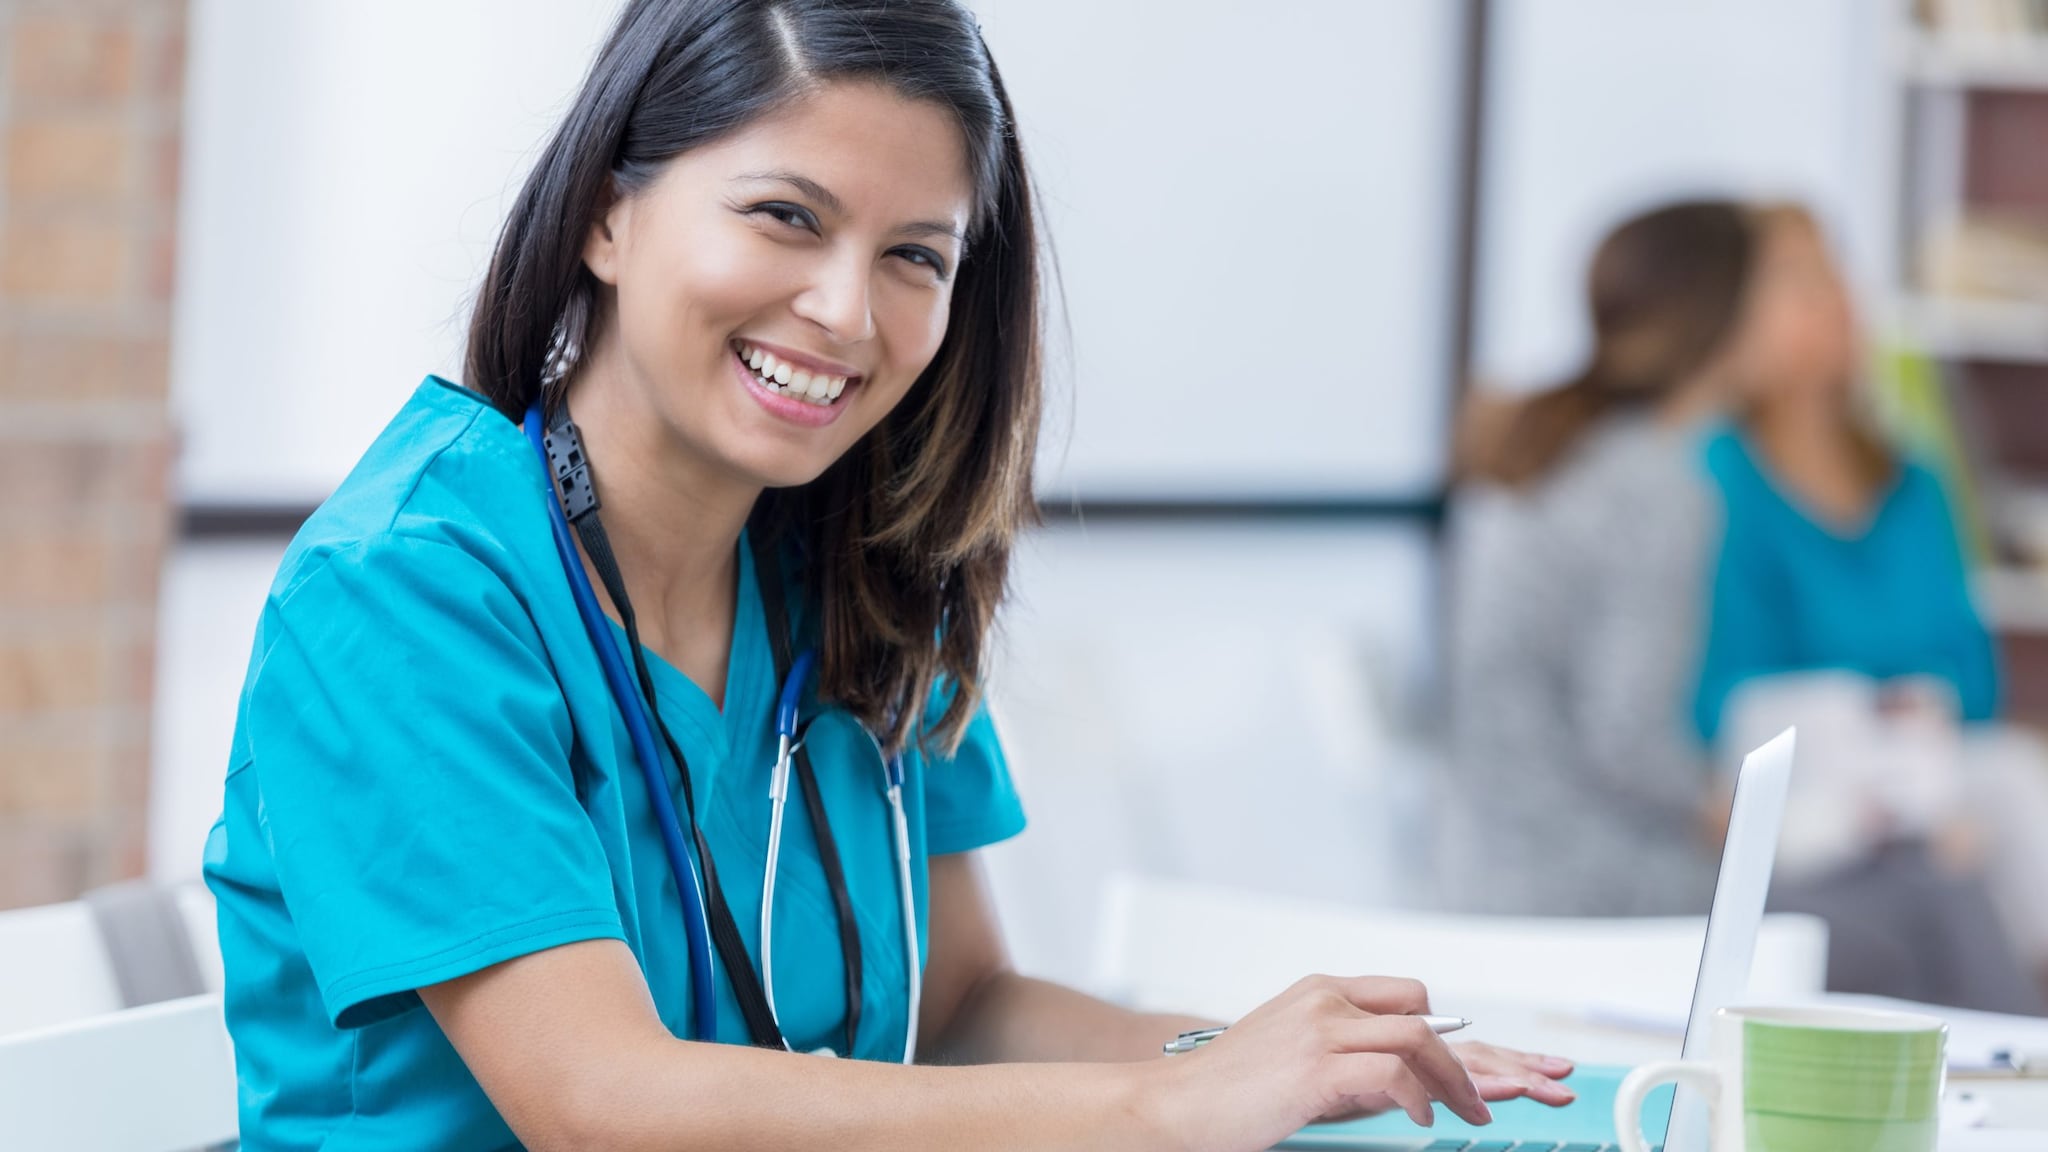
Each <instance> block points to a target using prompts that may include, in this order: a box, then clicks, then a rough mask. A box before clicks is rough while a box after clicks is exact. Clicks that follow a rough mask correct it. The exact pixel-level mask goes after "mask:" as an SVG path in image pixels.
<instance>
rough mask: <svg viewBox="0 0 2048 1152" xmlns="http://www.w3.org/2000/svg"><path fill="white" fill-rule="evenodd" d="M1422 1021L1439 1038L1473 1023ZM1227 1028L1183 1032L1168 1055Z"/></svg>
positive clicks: (1458, 1019) (1446, 1018)
mask: <svg viewBox="0 0 2048 1152" xmlns="http://www.w3.org/2000/svg"><path fill="white" fill-rule="evenodd" d="M1421 1019H1422V1021H1423V1022H1424V1023H1426V1024H1428V1025H1429V1030H1430V1031H1432V1032H1434V1033H1436V1034H1437V1035H1439V1036H1441V1035H1443V1034H1444V1033H1446V1032H1456V1031H1457V1030H1458V1029H1460V1028H1465V1027H1469V1026H1470V1025H1471V1023H1472V1022H1471V1021H1470V1020H1467V1019H1465V1018H1464V1017H1463V1016H1424V1017H1421ZM1227 1027H1229V1025H1222V1026H1219V1027H1216V1028H1198V1029H1196V1030H1195V1031H1193V1032H1183V1033H1181V1034H1180V1035H1179V1036H1176V1037H1174V1038H1173V1039H1171V1040H1169V1041H1167V1042H1166V1054H1167V1055H1168V1056H1173V1055H1177V1054H1178V1053H1181V1052H1193V1051H1194V1050H1195V1049H1197V1048H1200V1047H1201V1046H1202V1045H1204V1044H1207V1043H1208V1042H1209V1041H1211V1040H1214V1039H1215V1038H1217V1037H1218V1036H1221V1035H1223V1029H1224V1028H1227Z"/></svg>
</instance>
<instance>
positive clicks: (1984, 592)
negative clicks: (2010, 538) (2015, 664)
mask: <svg viewBox="0 0 2048 1152" xmlns="http://www.w3.org/2000/svg"><path fill="white" fill-rule="evenodd" d="M1977 595H1978V597H1979V599H1980V600H1981V602H1982V604H1983V611H1984V615H1985V622H1986V623H1987V624H1989V625H1990V626H1991V629H1992V631H1994V632H2026V633H2040V634H2043V635H2048V571H2043V570H2041V569H2035V568H2015V567H2009V566H2008V567H2001V568H1993V569H1990V570H1989V571H1985V572H1980V573H1978V575H1977Z"/></svg>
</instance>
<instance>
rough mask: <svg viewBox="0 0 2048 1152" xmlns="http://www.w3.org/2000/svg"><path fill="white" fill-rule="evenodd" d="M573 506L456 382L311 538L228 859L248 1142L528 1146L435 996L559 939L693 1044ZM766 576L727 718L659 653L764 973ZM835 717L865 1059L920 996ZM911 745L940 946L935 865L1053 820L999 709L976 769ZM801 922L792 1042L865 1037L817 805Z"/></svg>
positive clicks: (881, 811) (275, 616)
mask: <svg viewBox="0 0 2048 1152" xmlns="http://www.w3.org/2000/svg"><path fill="white" fill-rule="evenodd" d="M600 465H601V462H600ZM551 498H552V497H551V494H550V490H549V486H548V482H547V479H546V477H545V475H544V474H543V471H542V468H541V466H540V463H539V461H538V460H537V459H536V458H535V457H534V454H533V451H532V449H531V447H530V446H529V444H528V442H527V440H526V438H525V436H524V434H523V433H522V431H521V430H520V428H519V427H518V426H517V425H515V424H514V423H513V422H512V421H511V420H509V419H507V418H506V417H505V416H504V415H503V414H501V413H499V412H498V411H496V410H495V409H493V408H492V407H491V406H490V405H489V404H488V403H486V402H485V401H484V400H483V399H482V398H481V397H478V396H477V395H475V394H474V393H471V392H468V391H465V390H463V389H461V388H459V387H457V386H455V385H453V384H450V383H448V382H446V381H444V380H441V379H439V378H436V377H429V378H428V379H427V381H426V382H425V383H424V384H422V385H421V386H420V388H419V389H418V391H417V392H415V393H414V395H413V397H412V399H411V400H410V401H409V402H408V403H407V404H406V406H405V407H404V409H403V410H402V411H400V412H399V414H398V416H397V418H396V419H394V420H393V421H392V422H391V425H390V426H389V427H388V428H386V429H385V431H384V432H383V433H382V435H381V436H380V437H379V438H378V439H377V441H376V443H375V444H374V445H372V446H371V448H370V450H369V452H368V453H367V454H366V455H365V456H364V457H363V459H362V462H361V463H360V464H358V465H357V467H356V468H355V470H354V471H353V472H351V473H350V475H349V476H348V478H347V479H346V480H345V481H344V482H343V483H342V485H341V487H340V488H339V489H338V490H337V491H336V492H335V494H334V495H333V497H331V498H330V499H329V500H328V501H327V502H326V503H325V504H324V505H322V506H321V508H320V510H319V511H318V512H316V513H315V514H314V515H313V517H312V518H311V519H309V520H308V521H307V523H306V525H305V527H304V528H303V529H302V530H301V531H300V532H299V534H298V536H297V538H296V539H295V540H294V541H293V542H292V545H291V548H290V550H289V551H288V552H287V553H286V554H285V558H284V562H283V563H282V565H281V566H280V568H279V571H278V574H277V579H276V582H275V583H274V584H273V585H272V587H271V590H270V595H269V598H268V600H267V601H266V602H265V604H264V607H263V614H262V618H261V621H260V623H259V624H258V627H257V634H256V643H255V651H254V653H253V655H252V656H251V659H250V664H249V671H248V676H247V679H246V681H245V682H244V685H243V689H242V697H241V704H240V715H239V719H238V721H237V724H236V730H235V738H234V746H233V752H232V755H231V758H230V761H229V766H228V774H227V783H226V796H225V801H224V805H223V811H222V814H221V817H220V820H219V821H218V822H217V823H216V824H215V825H214V827H213V830H212V833H211V835H210V836H209V838H208V840H207V845H206V861H205V874H206V881H207V885H208V886H209V887H210V888H211V889H212V890H213V893H214V895H215V896H216V897H217V899H218V902H219V915H220V945H221V953H222V958H223V960H224V961H225V964H226V973H227V989H226V996H225V1002H226V1012H227V1022H228V1030H229V1032H230V1033H231V1034H232V1036H233V1038H234V1042H235V1060H236V1069H237V1074H238V1077H239V1080H240V1108H241V1123H242V1132H241V1135H242V1143H243V1147H245V1148H248V1149H271V1148H279V1149H286V1148H294V1149H295V1148H316V1147H318V1148H325V1149H330V1150H334V1152H340V1150H343V1149H352V1148H378V1149H382V1148H396V1147H415V1148H426V1147H431V1148H442V1149H483V1148H503V1147H507V1146H512V1145H514V1144H515V1140H514V1137H513V1135H512V1132H511V1130H510V1129H509V1128H508V1127H507V1126H506V1124H505V1122H504V1120H503V1119H502V1118H501V1117H500V1116H499V1115H498V1113H497V1111H496V1110H495V1109H494V1108H492V1106H491V1103H490V1101H489V1100H488V1099H486V1097H485V1096H484V1093H483V1090H482V1089H481V1088H480V1087H479V1086H478V1084H477V1082H476V1080H475V1078H474V1077H472V1076H471V1075H470V1073H469V1071H468V1069H467V1068H466V1067H465V1066H464V1065H463V1063H462V1060H461V1058H460V1057H459V1056H458V1055H457V1054H456V1052H455V1050H454V1048H453V1047H452V1046H451V1045H450V1044H449V1042H448V1040H447V1038H446V1036H444V1035H443V1033H442V1032H441V1029H440V1028H439V1027H438V1026H437V1025H436V1024H435V1022H434V1019H433V1017H432V1015H431V1014H430V1013H428V1012H427V1011H426V1009H425V1007H424V1006H423V1005H422V1004H421V1002H420V999H419V996H418V994H417V993H416V992H415V989H417V988H419V987H421V986H423V985H428V984H435V983H439V982H441V981H444V980H450V979H453V978H455V977H457V976H462V975H465V974H467V973H470V972H475V971H477V970H479V969H482V968H485V967H488V966H490V965H492V964H497V963H500V962H502V961H505V960H510V959H512V958H514V957H517V956H521V955H525V954H527V953H531V952H537V951H540V950H542V949H545V948H552V947H555V946H557V945H561V944H567V943H570V942H573V941H579V940H591V939H616V940H623V941H624V942H625V943H626V944H627V946H628V947H630V948H631V949H632V951H633V954H634V955H635V957H636V958H638V960H639V962H640V967H641V970H642V972H643V973H644V974H645V975H646V978H647V984H648V987H649V989H650V990H651V991H652V993H653V999H654V1004H655V1008H656V1010H657V1011H658V1012H659V1014H660V1016H661V1019H662V1021H663V1023H665V1024H666V1025H667V1026H668V1028H669V1029H670V1031H672V1032H674V1033H675V1034H676V1035H678V1036H688V1035H690V1033H691V1029H692V1020H691V998H690V975H689V957H688V951H687V947H688V946H687V943H686V938H685V932H684V921H683V908H682V902H681V898H680V895H679V893H678V891H677V888H676V883H675V879H674V877H673V876H672V875H671V873H670V871H669V867H668V862H667V858H666V857H665V856H664V855H663V852H662V841H661V835H660V832H659V829H658V827H657V823H656V820H655V817H654V815H653V812H652V809H651V806H650V805H649V803H648V797H647V792H646V788H645V785H644V784H643V782H642V777H641V773H640V768H639V766H638V764H637V762H636V761H635V759H634V757H633V749H632V744H631V741H630V739H629V737H628V736H627V732H626V728H625V723H624V720H623V718H622V717H621V716H620V713H619V709H618V708H617V706H616V705H615V704H614V702H613V699H612V696H611V693H610V692H609V690H608V689H607V687H606V684H605V680H604V676H603V672H602V670H601V668H600V666H599V664H598V659H597V655H596V652H595V650H594V648H593V647H592V645H591V642H590V638H589V636H588V634H587V633H586V632H585V631H584V627H583V624H582V621H581V619H580V618H579V617H578V615H577V612H576V606H575V602H574V601H573V599H572V598H571V593H570V590H569V584H568V580H567V578H566V576H565V575H564V573H563V570H562V566H561V564H560V562H559V561H558V559H557V554H556V551H555V546H554V543H553V540H552V538H551V536H550V530H549V526H548V511H547V506H546V503H545V502H546V501H547V500H549V499H551ZM739 563H740V577H739V590H740V594H739V605H738V614H737V617H736V620H735V625H734V630H733V641H732V652H731V656H730V663H729V667H728V672H727V678H726V698H725V705H726V706H725V708H724V710H723V711H721V710H720V709H718V708H717V707H715V706H714V705H713V704H712V702H711V700H710V698H709V697H708V696H706V695H705V694H704V693H703V692H702V691H700V690H699V689H698V688H697V687H696V685H695V684H694V683H692V682H691V681H690V680H689V679H688V678H686V677H685V676H683V675H682V674H681V673H680V672H678V671H676V670H675V669H674V668H673V667H672V666H670V665H668V664H667V663H665V662H663V661H662V660H661V658H660V657H659V656H656V655H655V654H654V653H652V652H649V653H648V654H647V657H648V662H649V664H650V666H651V671H652V674H653V678H654V686H655V695H656V696H657V698H658V700H659V704H660V708H661V714H662V716H663V717H664V718H665V719H666V720H667V721H668V723H669V725H670V727H671V729H672V730H673V732H674V734H675V737H676V739H677V741H678V742H679V743H680V744H681V745H682V748H683V754H684V756H685V758H686V759H687V760H688V762H689V767H690V772H691V777H692V780H693V783H694V788H695V792H696V799H697V815H698V819H699V820H700V821H701V823H702V826H703V831H704V836H705V839H706V840H707V842H708V843H709V844H710V846H711V852H712V856H713V858H714V859H715V860H716V862H717V866H718V873H719V879H720V881H721V882H722V884H723V887H724V889H725V893H726V896H727V898H728V900H729V901H730V902H731V905H732V909H733V915H734V917H735V918H736V919H737V921H738V925H739V930H740V934H741V935H742V936H743V937H744V938H745V940H746V944H747V948H748V952H749V954H750V955H752V956H753V957H755V958H756V961H757V962H758V959H759V956H760V942H759V939H758V936H759V924H760V907H761V871H762V867H763V865H764V862H765V859H766V849H767V839H768V787H767V782H768V770H769V766H770V764H771V763H772V762H773V759H774V755H775V742H774V730H773V724H772V713H773V709H774V702H775V696H776V692H777V688H778V685H777V684H776V683H775V669H774V660H773V657H772V655H771V652H770V649H769V640H768V633H767V631H766V626H765V622H764V618H763V614H762V606H761V597H760V593H759V587H758V585H757V583H756V581H757V579H758V575H757V573H756V572H755V571H754V566H753V562H752V557H751V554H750V550H749V549H748V548H746V547H744V546H742V547H741V548H740V549H739ZM794 599H795V598H794V597H792V600H794ZM614 628H615V629H616V625H615V626H614ZM796 628H797V632H798V634H799V635H802V622H801V621H798V622H797V624H796ZM617 634H618V635H620V636H621V638H622V642H623V633H622V632H620V633H617ZM805 715H806V717H807V718H808V717H812V716H816V717H817V719H816V720H815V721H814V722H813V724H812V726H811V728H810V731H809V734H808V736H807V741H808V744H809V747H810V749H811V754H812V758H813V761H814V763H815V765H816V768H817V776H818V782H819V785H820V787H821V791H822V792H823V795H824V802H825V807H826V810H827V811H828V812H829V813H830V819H831V825H832V832H833V835H834V836H835V837H836V838H837V841H838V846H839V851H840V855H841V858H842V861H843V864H844V868H845V872H846V882H847V885H848V888H849V890H850V892H851V894H852V898H853V905H854V908H855V913H856V916H857V919H858V923H859V928H860V940H861V947H862V953H863V955H862V1001H861V1005H862V1006H861V1016H860V1036H859V1051H858V1052H857V1053H856V1055H858V1056H860V1057H863V1058H869V1059H881V1060H893V1059H897V1058H899V1057H900V1055H901V1051H902V1044H903V1033H904V1026H905V1017H906V1014H907V1010H908V1004H907V1002H906V998H905V970H904V964H905V957H904V955H903V944H902V940H903V929H902V924H901V916H902V911H901V908H902V903H901V898H900V896H899V894H898V890H897V880H896V876H895V857H894V854H893V847H892V841H891V832H890V824H889V815H888V807H887V803H886V800H885V797H884V793H883V786H884V780H883V769H882V766H881V764H880V761H879V758H878V756H877V754H876V752H875V750H874V747H873V745H872V744H871V743H870V742H869V740H868V738H867V736H866V735H865V734H864V733H863V732H862V730H861V729H860V727H859V725H858V724H857V723H856V722H855V721H854V720H852V719H851V718H850V717H849V716H848V715H847V714H846V713H845V712H844V711H842V710H825V711H822V712H820V710H819V708H818V705H817V703H816V700H815V699H814V698H811V697H809V696H808V694H807V705H806V708H805ZM663 758H664V768H665V769H666V772H667V775H668V780H669V790H670V793H671V795H672V796H674V798H675V803H676V805H677V807H678V810H680V808H681V806H682V803H683V800H682V792H681V785H680V777H679V776H678V775H677V772H676V766H675V765H674V764H673V763H670V762H668V761H667V756H666V753H665V752H664V753H663ZM905 761H906V764H905V767H906V771H907V779H906V784H905V788H904V806H905V809H906V813H907V816H908V821H909V827H910V841H911V851H912V854H913V859H912V867H911V874H912V877H913V883H914V888H915V895H916V904H917V918H918V925H917V927H918V938H919V940H920V953H922V951H923V945H922V941H923V940H924V936H925V919H926V897H927V889H926V880H927V870H926V864H927V861H928V859H929V858H930V857H931V856H934V855H942V854H945V853H951V852H963V851H968V850H970V849H974V848H978V847H981V846H983V845H986V844H990V843H993V842H995V841H998V840H1002V839H1005V838H1007V837H1009V836H1013V835H1015V834H1016V833H1017V832H1019V831H1021V830H1022V829H1023V826H1024V813H1023V808H1022V806H1021V804H1020V803H1019V801H1018V797H1017V793H1016V790H1015V789H1014V788H1013V787H1012V785H1011V781H1010V775H1009V770H1008V767H1007V765H1006V763H1005V760H1004V757H1003V750H1002V746H1001V744H1000V743H999V742H998V740H997V738H996V733H995V729H994V727H993V726H992V725H991V723H990V721H989V718H988V716H987V714H986V713H985V712H983V713H977V714H976V716H975V717H974V720H973V723H972V725H971V726H970V727H969V729H968V734H967V738H966V740H965V742H964V743H963V744H962V745H961V746H960V748H959V750H958V752H957V753H956V754H955V755H954V756H952V757H951V758H950V759H944V760H942V759H939V758H935V757H928V756H923V755H920V754H918V753H917V752H915V751H913V752H912V753H911V754H910V755H908V756H906V758H905ZM775 925H776V927H775V934H776V944H777V947H776V949H775V955H776V972H775V991H776V1006H777V1008H778V1009H779V1012H780V1016H781V1021H782V1026H783V1029H784V1031H785V1032H786V1033H787V1035H788V1036H789V1038H790V1041H791V1043H792V1044H793V1045H795V1046H796V1047H798V1048H800V1049H811V1048H817V1047H824V1046H830V1047H834V1048H837V1047H840V1046H842V1044H843V1020H844V1017H845V1012H846V1004H845V1000H846V996H845V974H844V969H843V963H844V959H843V957H842V955H841V950H840V945H839V935H838V929H837V921H836V920H835V918H834V913H833V904H832V899H831V896H830V890H829V889H828V887H827V885H826V882H825V878H824V873H823V870H822V867H821V866H820V863H819V860H818V855H817V848H816V839H815V837H814V834H813V831H812V828H811V824H810V820H809V817H808V814H807V813H806V811H805V807H804V805H803V804H801V803H796V804H791V805H789V806H788V809H787V815H786V817H785V824H784V832H783V852H782V858H781V864H780V867H779V870H778V874H777V883H776V901H775ZM922 962H923V958H922V955H920V957H919V964H920V965H922ZM715 986H716V988H717V990H718V1003H719V1011H718V1019H717V1021H716V1023H715V1034H716V1036H717V1038H718V1039H719V1040H721V1041H726V1042H731V1043H740V1044H743V1043H746V1042H747V1031H746V1027H745V1023H744V1020H743V1018H742V1017H741V1015H740V1012H739V1006H738V1003H737V1001H736V1000H735V998H734V996H733V992H732V985H731V982H730V980H729V979H727V977H726V974H725V973H724V972H723V971H722V970H721V971H720V972H719V973H718V974H717V977H716V980H715ZM678 1087H679V1090H681V1089H683V1088H684V1087H685V1086H678Z"/></svg>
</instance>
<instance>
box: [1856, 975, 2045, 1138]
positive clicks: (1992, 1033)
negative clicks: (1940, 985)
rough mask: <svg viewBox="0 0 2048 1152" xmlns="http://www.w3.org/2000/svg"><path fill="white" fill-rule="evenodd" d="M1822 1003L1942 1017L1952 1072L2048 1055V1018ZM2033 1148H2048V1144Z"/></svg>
mask: <svg viewBox="0 0 2048 1152" xmlns="http://www.w3.org/2000/svg"><path fill="white" fill-rule="evenodd" d="M1819 1003H1822V1004H1827V1005H1831V1006H1840V1007H1844V1008H1877V1009H1882V1010H1886V1011H1891V1012H1918V1013H1920V1014H1922V1015H1925V1016H1939V1017H1941V1018H1942V1019H1943V1020H1946V1021H1947V1022H1948V1066H1949V1067H1950V1068H1951V1069H1976V1068H1988V1067H1991V1066H1992V1060H1991V1055H1992V1053H1994V1052H2000V1051H2019V1052H2048V1017H2041V1016H2008V1015H2006V1014H2004V1013H2002V1012H1974V1011H1971V1010H1970V1009H1968V1008H1947V1007H1943V1006H1942V1005H1939V1004H1919V1003H1915V1002H1914V1001H1911V1000H1895V999H1893V998H1891V997H1890V996H1857V995H1851V994H1849V993H1844V992H1830V993H1828V994H1827V995H1826V996H1825V997H1823V998H1822V999H1821V1000H1820V1001H1819ZM2030 1147H2032V1148H2036V1149H2042V1148H2048V1142H2041V1143H2036V1144H2033V1145H2030Z"/></svg>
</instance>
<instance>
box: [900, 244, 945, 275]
mask: <svg viewBox="0 0 2048 1152" xmlns="http://www.w3.org/2000/svg"><path fill="white" fill-rule="evenodd" d="M896 255H898V256H901V257H902V258H903V259H905V260H908V261H910V262H911V263H912V264H921V265H923V266H924V267H926V268H929V269H930V270H931V273H932V275H934V276H937V277H938V278H939V279H941V280H944V279H945V278H946V262H945V260H943V259H941V258H940V257H939V254H938V253H937V252H934V251H932V250H931V249H929V248H917V247H911V248H898V249H896Z"/></svg>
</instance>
